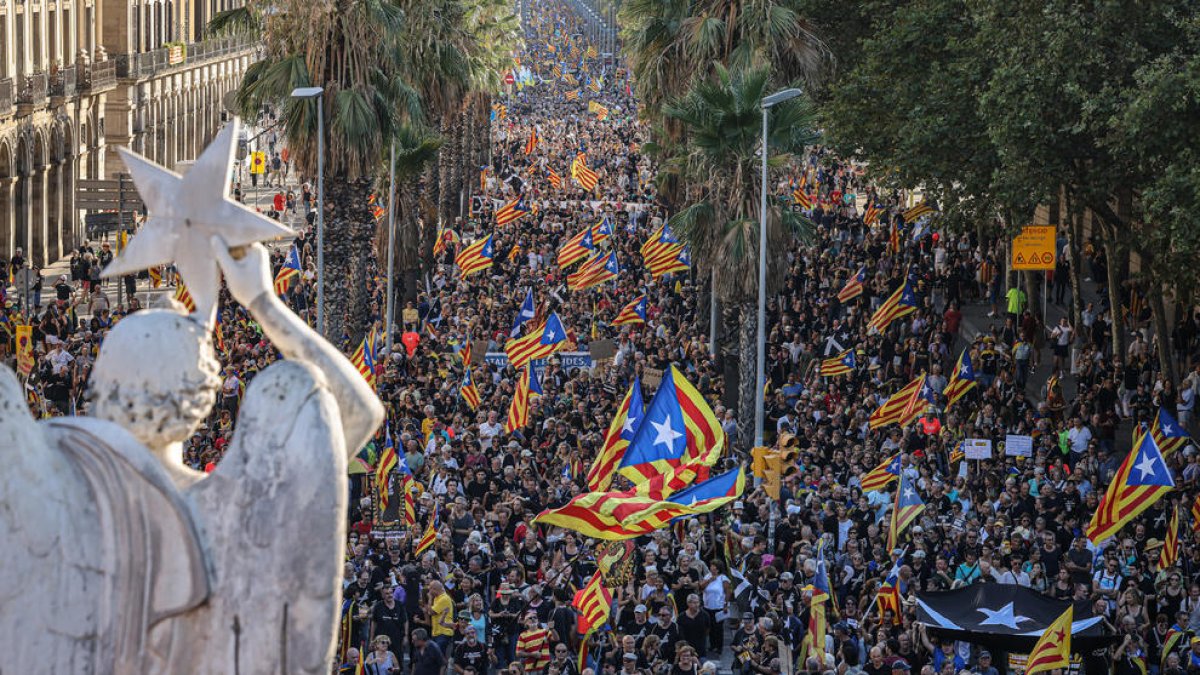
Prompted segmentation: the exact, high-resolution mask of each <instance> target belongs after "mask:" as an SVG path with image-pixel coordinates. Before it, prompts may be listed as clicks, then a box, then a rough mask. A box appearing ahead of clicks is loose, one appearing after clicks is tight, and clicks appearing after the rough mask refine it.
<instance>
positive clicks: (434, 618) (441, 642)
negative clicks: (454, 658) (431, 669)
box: [429, 581, 454, 654]
mask: <svg viewBox="0 0 1200 675" xmlns="http://www.w3.org/2000/svg"><path fill="white" fill-rule="evenodd" d="M429 627H430V631H429V632H430V633H431V634H432V635H433V641H434V643H436V644H437V646H438V647H440V648H441V650H442V653H443V654H448V653H449V649H450V644H451V642H452V641H453V640H454V601H453V600H451V599H450V594H449V593H447V592H446V587H445V586H443V585H442V582H440V581H431V582H429Z"/></svg>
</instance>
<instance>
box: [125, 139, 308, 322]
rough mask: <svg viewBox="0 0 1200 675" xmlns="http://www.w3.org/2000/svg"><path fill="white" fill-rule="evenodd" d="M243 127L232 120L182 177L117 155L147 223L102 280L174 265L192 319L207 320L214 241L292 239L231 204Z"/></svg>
mask: <svg viewBox="0 0 1200 675" xmlns="http://www.w3.org/2000/svg"><path fill="white" fill-rule="evenodd" d="M240 127H241V124H240V123H239V121H238V120H237V119H236V118H235V119H234V120H233V122H231V123H230V124H227V125H226V126H225V128H224V129H222V130H221V132H220V133H219V134H217V137H216V138H214V139H213V142H212V143H210V144H209V146H208V147H207V148H205V150H204V153H203V154H201V155H200V157H199V158H197V159H196V162H195V164H193V165H192V167H191V169H189V170H188V172H187V174H186V175H184V176H180V175H179V174H177V173H175V172H174V171H171V170H169V169H167V168H165V167H163V166H161V165H159V164H155V163H154V162H151V161H150V160H148V159H146V158H145V157H142V156H141V155H138V154H136V153H133V152H131V151H129V150H127V149H126V148H118V149H117V150H118V151H119V152H120V153H121V158H122V159H124V160H125V166H126V167H127V168H128V169H129V173H130V174H131V175H132V176H133V182H134V184H135V185H136V186H137V188H138V192H139V193H140V194H141V197H142V200H143V201H144V202H145V203H146V210H147V214H148V217H147V219H146V223H145V225H143V226H142V229H141V230H140V231H139V232H138V233H137V235H135V236H134V237H133V238H132V239H130V241H129V244H128V246H126V247H125V250H123V251H121V254H120V255H119V256H117V258H116V259H115V260H113V261H112V262H111V263H110V264H109V265H108V267H107V268H105V270H104V276H106V277H111V276H117V275H122V274H132V273H134V272H137V271H140V270H144V269H147V268H150V267H154V266H156V265H164V264H167V263H171V262H174V263H175V267H176V268H177V269H178V270H179V275H180V276H181V277H183V282H184V283H185V284H187V287H188V291H189V292H190V293H191V295H192V299H193V300H194V301H195V303H196V313H197V314H198V315H200V317H201V318H202V319H203V320H204V321H210V320H211V319H212V317H213V311H214V309H215V307H216V303H217V292H218V291H219V290H220V276H219V275H220V270H219V269H218V268H217V259H216V257H215V256H214V255H213V251H212V243H211V242H212V238H213V236H214V235H219V236H220V237H222V238H223V239H224V240H225V241H226V242H227V243H228V244H229V246H230V247H237V246H246V245H248V244H253V243H254V242H258V241H267V240H270V239H274V238H276V237H282V236H285V235H291V234H294V233H293V232H292V230H291V229H290V228H288V227H286V226H284V225H282V224H280V223H278V222H276V221H274V220H271V219H270V218H268V217H266V216H264V215H263V214H261V213H258V212H256V211H254V210H253V209H251V208H249V207H247V206H245V205H243V204H239V203H238V202H236V201H234V200H232V199H230V198H229V176H230V174H231V172H232V170H233V162H234V150H235V148H236V145H237V138H238V130H239V129H240Z"/></svg>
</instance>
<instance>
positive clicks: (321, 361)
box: [0, 125, 383, 675]
mask: <svg viewBox="0 0 1200 675" xmlns="http://www.w3.org/2000/svg"><path fill="white" fill-rule="evenodd" d="M234 127H235V125H230V126H229V127H227V128H226V130H225V132H222V134H221V135H219V136H218V138H217V139H216V140H215V141H214V143H213V146H210V148H209V149H208V150H206V151H205V154H204V156H202V157H201V159H200V160H198V161H197V163H196V165H195V166H193V168H192V169H191V170H190V171H189V172H188V175H187V176H186V177H183V178H180V177H179V176H175V175H174V174H170V172H167V171H166V170H165V169H162V168H161V167H157V166H156V165H151V164H149V163H148V162H145V160H141V159H140V158H136V157H135V156H132V155H127V157H126V160H127V165H128V166H129V167H130V170H131V172H132V173H133V175H134V180H135V182H136V183H137V184H138V188H139V191H140V192H141V194H142V195H143V196H145V197H146V198H147V205H148V206H150V207H151V211H150V218H149V221H148V222H147V224H146V227H145V228H144V229H143V231H142V232H140V233H139V234H137V235H135V237H134V239H133V241H132V242H131V244H130V246H129V247H128V249H127V250H126V252H123V253H122V256H121V257H119V258H118V259H117V260H116V261H114V262H113V264H112V266H110V269H108V270H106V273H109V274H124V273H127V268H128V266H129V265H138V264H142V263H143V262H144V261H145V260H148V259H151V258H153V257H154V255H156V254H158V253H161V252H162V251H163V250H173V251H174V255H175V256H176V264H177V265H178V264H179V263H180V262H181V261H183V260H184V259H187V262H185V264H183V265H180V269H181V270H192V272H193V275H194V277H195V278H192V279H189V278H188V277H187V276H186V274H185V276H184V280H185V281H186V282H187V283H188V286H189V289H190V290H192V292H193V295H194V296H196V297H197V298H198V302H197V305H198V307H197V311H196V312H194V313H192V314H185V313H184V312H183V311H182V310H181V309H179V308H178V307H176V308H171V309H155V310H146V311H142V312H137V313H135V314H133V315H131V316H129V317H128V318H126V319H124V320H122V321H121V322H119V323H118V324H117V325H116V326H115V327H114V328H113V329H112V331H111V332H110V333H109V335H108V337H107V338H106V339H105V341H104V343H103V345H102V347H101V350H100V355H99V357H98V358H97V360H96V364H95V368H94V370H93V373H92V378H91V382H90V395H91V404H90V410H89V413H90V416H88V417H64V418H56V419H52V420H43V421H40V422H39V421H35V420H34V419H33V418H32V416H31V415H30V414H29V411H28V408H27V406H26V404H25V396H24V392H23V391H22V389H21V385H20V383H19V382H18V381H17V379H16V377H15V376H14V375H13V373H12V371H10V370H8V369H7V368H3V367H0V449H3V452H4V455H5V457H4V464H3V465H2V466H3V468H0V556H2V557H0V560H3V565H4V571H3V573H2V574H0V653H2V654H3V657H0V659H2V661H3V663H4V668H3V670H4V671H6V672H7V671H8V670H12V672H45V673H51V672H55V673H57V672H71V673H99V674H102V673H122V674H123V673H130V674H134V673H137V674H141V673H238V674H241V675H246V674H257V673H263V674H266V673H279V674H290V673H327V672H329V668H330V664H331V662H332V658H333V649H334V642H335V640H336V632H337V624H338V610H339V599H340V593H341V582H340V576H341V575H340V572H341V564H342V552H343V544H344V541H345V522H346V507H347V504H346V500H347V489H346V462H347V459H348V455H349V454H351V453H354V452H356V451H357V450H358V449H359V448H360V447H362V445H363V444H364V443H366V442H367V440H368V439H369V438H370V437H371V435H372V434H373V433H374V431H375V430H376V429H377V428H378V426H379V424H380V423H381V421H382V419H383V407H382V405H381V404H380V402H379V400H378V398H377V397H376V396H375V394H374V392H372V391H371V389H370V388H369V387H368V386H367V384H366V382H365V381H364V380H363V378H362V376H361V375H359V374H358V372H357V370H355V369H354V367H353V366H352V365H351V364H350V362H349V361H348V360H347V359H346V358H345V357H344V356H343V355H342V354H341V353H339V352H338V351H337V350H336V349H334V347H333V346H332V345H330V344H329V343H328V342H326V341H325V340H324V339H323V338H322V337H321V336H319V335H318V334H317V333H316V332H314V331H313V330H312V329H311V328H309V327H308V326H307V325H306V324H305V323H304V322H303V321H301V320H300V319H299V318H298V317H297V316H295V315H294V314H293V313H292V312H291V311H290V310H289V309H288V308H287V307H286V306H285V305H284V304H283V303H282V302H281V301H280V300H279V299H278V298H277V297H276V296H275V295H274V292H273V289H272V283H271V273H270V272H271V270H270V265H269V260H268V256H267V252H266V249H264V248H263V246H262V245H261V244H259V243H254V242H253V241H248V239H250V240H252V239H254V238H260V239H261V238H262V235H263V233H265V232H272V231H274V229H278V228H279V226H278V225H277V224H275V223H273V222H271V221H269V220H268V219H266V218H263V217H262V216H259V215H258V214H256V213H254V212H253V211H250V210H249V209H244V208H242V207H240V205H237V206H238V208H240V209H241V211H237V210H234V211H229V210H228V209H227V208H226V207H228V206H229V205H230V204H234V202H232V201H231V200H229V199H228V197H227V182H226V180H225V177H226V176H228V175H229V161H228V160H231V159H232V150H233V146H232V143H233V141H234V139H236V129H235V128H234ZM210 153H211V156H210ZM206 157H207V158H208V159H207V160H206V159H205V158H206ZM214 157H215V158H216V159H214ZM222 157H224V158H226V160H225V161H224V163H223V164H222V162H221V161H218V160H220V159H221V158H222ZM139 162H140V164H139ZM214 165H216V171H219V172H220V173H219V174H218V180H216V181H213V180H211V179H212V176H211V175H209V174H208V173H207V172H210V171H213V170H214V169H213V166H214ZM135 167H137V168H135ZM152 172H163V173H166V174H170V176H169V177H173V179H171V180H166V181H165V182H164V181H163V180H160V181H159V182H158V183H155V182H154V181H149V182H143V179H144V178H145V177H146V174H147V173H152ZM197 172H200V173H197ZM161 178H162V177H161V176H160V179H161ZM167 184H171V185H167ZM164 185H166V187H164ZM205 185H207V186H208V187H210V188H211V187H212V186H214V185H220V188H219V189H220V192H219V193H218V194H213V193H211V192H209V193H204V192H196V191H195V189H196V188H198V187H203V186H205ZM189 187H190V188H192V191H191V193H188V192H186V191H184V190H186V189H188V188H189ZM163 190H168V192H165V193H164V192H162V191H163ZM170 190H174V191H175V192H173V193H172V192H169V191H170ZM152 195H153V196H152ZM164 196H166V197H169V198H170V200H171V201H170V203H171V209H167V210H166V211H164V215H163V217H162V218H159V214H158V213H157V212H156V211H154V210H153V205H154V204H155V203H156V200H160V199H162V198H163V197H164ZM205 201H207V204H206V205H204V206H203V207H199V206H196V205H201V204H204V202H205ZM167 211H170V212H169V213H168V212H167ZM212 213H221V214H222V217H223V218H227V221H226V222H225V223H222V222H215V221H214V220H213V217H212V216H211V215H210V214H212ZM255 218H261V219H262V220H263V221H267V222H266V223H262V222H257V223H256V222H255V221H254V219H255ZM239 222H240V226H239V225H238V223H239ZM268 225H269V227H268ZM272 228H273V229H272ZM156 233H157V234H156ZM138 238H143V242H142V244H137V240H138ZM156 238H157V239H156ZM155 241H157V242H158V244H160V246H152V245H150V244H154V243H155ZM164 242H166V243H167V244H171V242H174V248H172V246H167V248H166V249H164V248H163V247H162V246H161V245H162V244H163V243H164ZM152 250H153V251H154V254H151V253H148V251H152ZM125 253H132V254H133V255H132V256H130V257H129V259H128V260H123V258H125ZM139 256H141V257H140V258H139ZM205 263H207V264H208V265H211V266H212V268H213V269H217V266H218V265H219V269H220V271H221V272H223V273H224V275H225V280H226V283H227V284H228V286H229V289H230V292H231V293H232V294H233V296H234V298H235V299H236V300H238V302H240V303H241V304H242V305H244V306H245V307H246V308H247V309H248V310H249V311H250V313H251V314H252V315H253V316H254V319H255V320H256V321H257V322H258V323H259V324H260V325H261V326H262V329H263V331H264V333H265V334H266V335H267V337H268V338H270V340H271V341H272V343H273V344H274V345H275V346H276V347H277V348H278V349H279V350H280V351H281V352H282V353H283V355H284V357H285V359H284V360H281V361H279V362H277V363H275V364H273V365H271V366H270V367H268V368H267V369H266V370H264V371H263V372H262V373H260V374H259V375H258V376H257V377H256V378H254V380H253V381H252V383H251V385H250V387H249V388H248V391H247V392H246V396H245V399H244V401H243V403H242V406H241V409H240V411H239V416H238V421H237V426H236V431H235V435H234V438H233V442H232V444H231V446H230V449H229V451H228V452H227V453H226V455H225V457H224V458H223V460H222V461H221V463H220V464H219V466H218V467H217V468H216V470H215V471H213V472H212V473H211V474H208V475H205V474H203V473H200V472H197V471H194V470H192V469H190V468H188V467H187V466H185V465H184V464H183V461H182V442H183V441H184V440H185V439H187V438H188V437H189V436H190V435H191V434H192V432H193V431H195V429H196V428H197V427H198V426H199V425H200V423H201V422H202V421H203V420H204V419H205V417H206V416H207V414H208V413H209V411H210V410H211V408H212V405H213V403H214V401H215V399H216V392H217V389H218V386H219V382H220V381H219V378H218V368H219V366H218V363H217V360H216V358H215V355H214V352H213V345H212V329H213V316H214V315H213V308H212V305H211V304H210V305H208V306H207V307H203V308H202V307H201V306H200V299H204V298H214V299H215V297H216V288H215V287H214V286H208V287H202V286H203V284H204V283H215V282H216V280H217V278H216V277H215V276H209V275H207V274H205V273H204V272H203V271H201V272H200V273H199V274H196V273H195V271H196V270H198V269H200V270H202V269H203V268H204V264H205ZM193 282H195V283H193Z"/></svg>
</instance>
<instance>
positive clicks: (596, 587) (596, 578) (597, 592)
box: [571, 570, 613, 635]
mask: <svg viewBox="0 0 1200 675" xmlns="http://www.w3.org/2000/svg"><path fill="white" fill-rule="evenodd" d="M612 603H613V597H612V592H611V591H609V590H608V588H607V587H606V586H605V585H604V578H603V576H602V575H601V574H600V571H599V570H597V571H596V573H595V574H593V575H592V578H591V579H590V580H589V581H588V582H587V583H586V584H584V586H583V588H581V589H579V590H578V591H575V598H574V601H573V602H572V603H571V605H572V606H573V607H574V608H575V609H577V610H579V632H580V633H582V634H584V635H587V634H588V633H590V632H592V631H594V630H598V629H599V628H600V627H601V626H603V625H604V624H606V623H608V617H609V616H610V615H611V614H612Z"/></svg>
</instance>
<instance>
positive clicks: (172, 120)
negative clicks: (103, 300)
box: [0, 0, 256, 265]
mask: <svg viewBox="0 0 1200 675" xmlns="http://www.w3.org/2000/svg"><path fill="white" fill-rule="evenodd" d="M241 2H242V0H0V261H4V260H7V259H8V258H9V257H11V256H12V254H13V252H14V251H15V249H18V248H20V249H23V251H24V252H25V254H26V256H27V257H28V258H30V259H31V260H32V261H33V262H34V263H35V264H38V265H46V264H49V263H52V262H54V261H55V260H58V259H59V258H61V257H62V256H63V255H65V254H68V253H69V251H70V250H71V248H72V247H73V246H75V245H77V244H78V242H80V241H81V240H82V238H83V236H84V232H83V213H82V212H80V211H79V210H78V209H76V208H75V198H76V186H77V182H78V181H79V180H81V179H95V178H105V177H110V176H112V175H115V174H116V173H117V172H119V171H121V170H122V169H123V167H122V166H121V163H120V159H119V157H118V156H117V153H116V150H115V149H116V147H117V146H120V145H128V146H130V147H132V148H133V149H134V150H136V151H138V152H141V153H143V154H145V155H147V156H148V157H150V158H152V159H154V160H155V161H158V162H160V163H163V164H165V165H166V166H169V167H173V166H174V165H175V164H176V162H180V161H185V160H190V159H194V158H195V155H196V154H197V153H198V151H199V150H200V149H201V148H203V147H204V144H205V143H206V142H207V141H208V140H209V139H211V138H212V136H213V134H215V133H216V131H217V129H218V128H219V126H220V124H221V122H222V119H223V115H222V112H223V110H224V107H223V104H222V100H223V97H224V95H225V93H226V92H228V91H230V90H231V89H234V88H236V86H237V84H238V83H239V82H240V80H241V77H242V74H243V73H244V72H245V70H246V68H247V66H248V65H249V64H250V63H251V62H253V60H254V59H255V58H256V56H255V54H256V46H255V45H254V44H253V43H251V42H248V41H247V40H245V39H242V38H219V39H208V38H207V37H206V35H205V31H204V27H205V26H206V25H207V23H208V21H209V20H210V19H211V18H212V17H213V15H215V14H216V13H217V12H220V11H222V10H225V9H229V8H232V7H234V6H235V5H238V4H241Z"/></svg>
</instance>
